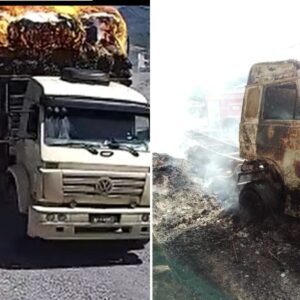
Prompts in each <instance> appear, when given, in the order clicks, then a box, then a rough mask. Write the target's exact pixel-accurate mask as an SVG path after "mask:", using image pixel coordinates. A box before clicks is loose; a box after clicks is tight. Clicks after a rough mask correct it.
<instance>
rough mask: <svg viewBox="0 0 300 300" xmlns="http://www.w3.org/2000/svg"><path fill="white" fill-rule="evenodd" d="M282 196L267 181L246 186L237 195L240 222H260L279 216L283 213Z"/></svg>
mask: <svg viewBox="0 0 300 300" xmlns="http://www.w3.org/2000/svg"><path fill="white" fill-rule="evenodd" d="M282 196H283V195H282V193H281V192H280V191H278V190H276V189H275V188H273V187H272V186H271V184H270V183H269V182H267V181H260V182H251V183H248V184H246V185H245V187H244V188H243V189H242V191H241V192H240V195H239V211H240V217H241V219H242V221H245V222H246V223H250V222H251V223H252V222H262V221H263V220H264V219H265V218H266V217H267V216H270V215H271V216H277V215H280V214H281V213H282V212H283V199H282Z"/></svg>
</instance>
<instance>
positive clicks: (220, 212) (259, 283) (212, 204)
mask: <svg viewBox="0 0 300 300" xmlns="http://www.w3.org/2000/svg"><path fill="white" fill-rule="evenodd" d="M196 167H199V166H198V165H197V166H196ZM203 167H204V165H203ZM195 172H196V171H195V166H194V165H193V161H192V160H190V161H188V160H183V159H175V158H173V157H171V156H169V155H165V154H154V161H153V184H154V188H153V211H154V215H153V219H154V226H153V229H154V230H153V233H154V236H155V240H156V241H157V242H158V243H159V244H160V245H161V246H162V247H163V249H164V253H165V254H166V255H167V256H168V260H170V261H173V262H175V264H176V265H177V266H182V268H185V269H188V270H190V271H191V272H192V273H193V276H195V278H197V280H199V282H202V281H203V280H206V281H207V282H209V283H212V284H213V285H215V286H217V287H218V288H219V289H221V290H222V291H223V292H224V293H225V294H226V295H229V297H228V299H239V300H240V299H242V300H244V299H247V300H265V299H291V300H296V299H300V263H299V261H300V243H299V238H300V222H299V220H295V219H293V218H289V217H287V216H284V217H283V218H282V219H272V218H270V219H267V220H265V222H264V223H256V224H244V223H243V222H240V220H239V218H238V216H237V215H236V214H235V212H234V213H233V212H232V211H230V210H228V209H227V208H224V205H223V203H222V201H220V200H219V199H218V195H215V194H213V193H211V192H210V191H208V190H207V189H206V188H205V187H204V186H203V185H202V184H201V182H200V181H199V182H195V181H194V180H192V178H193V176H194V175H195ZM191 174H192V175H191ZM225 207H226V206H225ZM173 271H174V270H173ZM176 274H177V273H176ZM177 276H178V277H180V274H179V273H178V274H177ZM197 276H198V277H197Z"/></svg>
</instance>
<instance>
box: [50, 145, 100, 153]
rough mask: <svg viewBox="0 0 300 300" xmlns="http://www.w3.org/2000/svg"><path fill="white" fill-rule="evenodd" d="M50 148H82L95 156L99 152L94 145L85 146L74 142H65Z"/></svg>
mask: <svg viewBox="0 0 300 300" xmlns="http://www.w3.org/2000/svg"><path fill="white" fill-rule="evenodd" d="M51 146H66V147H72V148H82V149H85V150H87V151H89V152H90V153H91V154H94V155H97V154H98V153H99V152H98V150H97V149H96V148H95V146H94V145H91V144H85V143H76V142H67V143H53V144H51Z"/></svg>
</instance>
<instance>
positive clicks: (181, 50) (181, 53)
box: [151, 0, 300, 154]
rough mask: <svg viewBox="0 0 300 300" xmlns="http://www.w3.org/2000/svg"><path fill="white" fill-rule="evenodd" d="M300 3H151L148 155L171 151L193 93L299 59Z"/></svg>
mask: <svg viewBox="0 0 300 300" xmlns="http://www.w3.org/2000/svg"><path fill="white" fill-rule="evenodd" d="M299 25H300V2H299V3H297V1H289V0H285V1H268V0H265V1H257V0H252V1H246V0H244V1H243V0H240V1H236V0H226V1H221V0H220V1H216V0H209V1H201V0H198V1H197V0H184V1H174V0H152V1H151V107H152V108H151V114H152V132H151V134H152V135H151V138H152V148H153V149H152V150H153V151H154V152H156V151H157V152H167V153H170V154H172V153H179V148H180V146H182V143H183V142H184V134H185V131H186V128H187V127H188V126H189V124H188V123H189V115H187V113H186V112H185V107H186V100H187V99H188V97H189V96H190V95H191V94H193V92H194V91H195V89H203V90H205V91H208V92H210V93H218V91H221V90H222V89H223V88H224V86H225V84H226V82H228V81H232V80H233V81H234V80H235V79H238V78H239V77H241V76H246V77H247V75H248V72H249V69H250V67H251V65H252V64H253V63H256V62H262V61H274V60H285V59H299V60H300V26H299Z"/></svg>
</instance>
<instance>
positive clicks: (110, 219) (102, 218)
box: [90, 215, 119, 224]
mask: <svg viewBox="0 0 300 300" xmlns="http://www.w3.org/2000/svg"><path fill="white" fill-rule="evenodd" d="M118 221H119V218H118V216H116V215H90V222H91V223H104V224H113V223H117V222H118Z"/></svg>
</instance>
